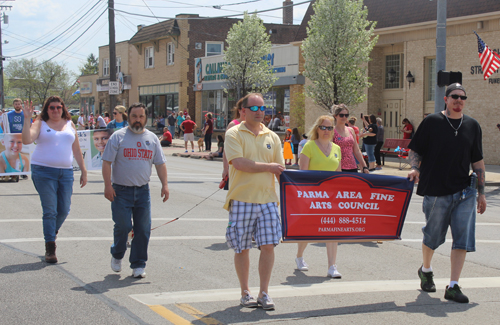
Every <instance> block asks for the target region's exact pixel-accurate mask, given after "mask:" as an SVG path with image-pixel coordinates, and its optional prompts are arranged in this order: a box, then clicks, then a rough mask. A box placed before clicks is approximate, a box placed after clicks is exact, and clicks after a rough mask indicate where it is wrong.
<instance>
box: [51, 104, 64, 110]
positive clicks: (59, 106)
mask: <svg viewBox="0 0 500 325" xmlns="http://www.w3.org/2000/svg"><path fill="white" fill-rule="evenodd" d="M49 108H50V110H51V111H54V110H56V109H62V106H61V105H58V106H49Z"/></svg>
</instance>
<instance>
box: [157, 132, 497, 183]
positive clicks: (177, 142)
mask: <svg viewBox="0 0 500 325" xmlns="http://www.w3.org/2000/svg"><path fill="white" fill-rule="evenodd" d="M197 140H198V138H195V141H194V152H191V144H190V143H188V152H187V153H185V152H184V151H185V149H184V140H182V139H174V140H173V143H172V146H171V147H164V148H163V152H164V153H165V156H178V157H183V158H193V159H200V158H201V157H202V156H205V155H207V154H208V152H199V151H198V143H197ZM216 148H217V143H216V142H212V149H213V150H212V151H215V149H216ZM214 161H220V162H222V158H215V159H214ZM287 169H297V168H296V167H293V166H287ZM409 172H410V167H409V166H406V168H404V169H403V170H399V161H398V159H397V158H393V157H386V159H385V165H384V166H383V168H382V170H377V171H374V172H372V173H373V174H377V175H392V176H401V177H406V176H407V175H408V173H409ZM486 186H500V166H498V165H486Z"/></svg>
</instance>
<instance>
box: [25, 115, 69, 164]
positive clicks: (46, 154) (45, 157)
mask: <svg viewBox="0 0 500 325" xmlns="http://www.w3.org/2000/svg"><path fill="white" fill-rule="evenodd" d="M35 142H36V146H35V151H34V152H33V156H32V158H31V163H32V164H33V165H40V166H45V167H52V168H69V169H73V148H72V146H73V142H75V130H74V129H73V127H72V126H71V120H68V122H67V123H66V128H65V129H64V130H63V131H56V130H54V129H51V128H50V127H49V126H48V125H47V123H45V121H42V127H41V128H40V134H39V135H38V139H36V141H35Z"/></svg>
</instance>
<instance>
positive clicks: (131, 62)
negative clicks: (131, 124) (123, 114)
mask: <svg viewBox="0 0 500 325" xmlns="http://www.w3.org/2000/svg"><path fill="white" fill-rule="evenodd" d="M137 56H138V55H137V51H136V50H135V48H134V47H133V46H132V45H130V44H129V43H128V41H123V42H118V43H116V81H120V82H121V85H122V88H121V93H120V94H119V95H116V105H123V106H125V107H128V106H130V104H132V103H134V102H137V101H138V99H139V98H138V95H137V78H136V76H135V74H136V70H138V69H137V65H136V62H137ZM109 71H110V69H109V46H108V45H105V46H100V47H99V78H98V79H97V81H96V86H95V87H96V91H97V94H98V98H97V101H96V104H95V113H97V112H99V113H101V114H104V112H106V111H107V112H109V113H111V112H112V111H113V109H114V107H109Z"/></svg>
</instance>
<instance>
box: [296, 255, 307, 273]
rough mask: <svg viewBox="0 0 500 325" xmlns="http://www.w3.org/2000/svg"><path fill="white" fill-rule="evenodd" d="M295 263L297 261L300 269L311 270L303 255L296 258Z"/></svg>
mask: <svg viewBox="0 0 500 325" xmlns="http://www.w3.org/2000/svg"><path fill="white" fill-rule="evenodd" d="M295 263H297V268H298V269H299V271H309V265H307V263H306V261H304V258H303V257H297V258H295Z"/></svg>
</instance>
